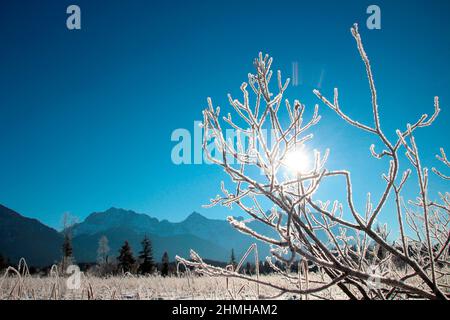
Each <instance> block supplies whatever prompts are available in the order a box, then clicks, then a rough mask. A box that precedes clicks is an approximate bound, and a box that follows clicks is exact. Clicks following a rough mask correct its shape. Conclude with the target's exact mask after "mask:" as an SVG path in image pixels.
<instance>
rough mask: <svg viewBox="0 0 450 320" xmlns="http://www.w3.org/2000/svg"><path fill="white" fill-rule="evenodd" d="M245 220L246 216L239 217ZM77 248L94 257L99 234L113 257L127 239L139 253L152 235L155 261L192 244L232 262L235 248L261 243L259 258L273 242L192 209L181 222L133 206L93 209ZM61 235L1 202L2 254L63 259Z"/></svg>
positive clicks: (78, 227) (76, 233)
mask: <svg viewBox="0 0 450 320" xmlns="http://www.w3.org/2000/svg"><path fill="white" fill-rule="evenodd" d="M239 219H242V218H239ZM249 226H251V227H252V228H254V229H255V230H258V231H259V232H264V234H266V235H269V236H273V233H272V232H271V230H268V229H266V227H265V226H264V225H262V224H260V223H258V222H254V221H253V222H250V223H249ZM70 231H71V235H72V244H73V253H74V257H75V260H76V261H77V262H80V263H81V262H86V263H89V262H95V261H96V257H97V248H98V242H99V239H100V238H101V237H102V236H106V237H107V238H108V241H109V247H110V256H111V257H116V256H117V255H118V250H119V248H120V246H121V245H122V244H123V243H124V241H125V240H127V241H128V242H129V243H130V245H131V247H132V248H133V252H134V254H135V256H136V255H138V252H139V251H140V249H141V244H140V242H141V241H142V239H143V238H144V236H148V237H149V238H150V239H151V241H152V245H153V253H154V257H155V260H156V261H159V260H160V259H161V257H162V255H163V253H164V252H165V251H167V252H168V253H169V256H170V259H171V260H174V257H175V255H180V256H184V257H189V250H190V249H194V250H195V251H196V252H198V253H199V254H200V255H201V256H202V257H204V258H207V259H210V260H215V261H229V260H230V255H231V249H234V252H235V255H236V258H237V259H239V257H240V256H241V255H242V254H244V253H245V251H246V250H247V249H248V247H249V246H250V245H251V244H252V243H255V242H256V243H257V244H258V251H259V253H260V258H263V257H264V256H266V255H268V254H269V249H270V248H269V246H267V245H266V244H263V243H261V242H259V241H256V240H255V239H253V238H251V237H249V236H246V235H244V234H242V233H240V232H238V231H237V230H235V229H234V228H233V227H232V226H231V225H230V224H229V223H228V222H227V221H225V220H214V219H208V218H206V217H204V216H202V215H201V214H199V213H196V212H193V213H192V214H190V215H189V216H188V217H187V218H186V219H185V220H183V221H181V222H169V221H168V220H158V219H156V218H153V217H150V216H149V215H147V214H142V213H136V212H134V211H131V210H124V209H119V208H110V209H108V210H106V211H104V212H94V213H92V214H90V215H89V216H88V217H87V218H86V219H85V220H84V221H83V222H81V223H77V224H75V225H73V226H72V227H71V230H70ZM62 241H63V234H62V233H61V232H58V231H57V230H55V229H52V228H50V227H48V226H46V225H44V224H43V223H41V222H40V221H38V220H36V219H31V218H27V217H24V216H22V215H20V214H19V213H17V212H15V211H13V210H11V209H9V208H6V207H4V206H2V205H0V254H2V255H3V256H6V257H8V258H9V259H10V260H11V261H12V262H16V261H18V260H19V259H20V258H21V257H24V258H25V259H26V261H27V262H28V264H29V265H33V266H47V265H50V264H53V263H55V262H57V261H59V260H60V259H61V245H62Z"/></svg>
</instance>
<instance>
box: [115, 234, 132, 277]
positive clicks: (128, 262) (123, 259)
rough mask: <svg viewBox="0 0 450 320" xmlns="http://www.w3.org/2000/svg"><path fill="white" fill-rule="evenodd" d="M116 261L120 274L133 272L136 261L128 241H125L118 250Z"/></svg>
mask: <svg viewBox="0 0 450 320" xmlns="http://www.w3.org/2000/svg"><path fill="white" fill-rule="evenodd" d="M117 261H118V262H119V264H118V267H119V270H122V272H131V271H132V270H133V266H134V264H135V262H136V260H135V259H134V257H133V251H132V249H131V246H130V244H129V243H128V241H125V243H124V244H123V246H122V247H121V248H120V250H119V256H118V257H117Z"/></svg>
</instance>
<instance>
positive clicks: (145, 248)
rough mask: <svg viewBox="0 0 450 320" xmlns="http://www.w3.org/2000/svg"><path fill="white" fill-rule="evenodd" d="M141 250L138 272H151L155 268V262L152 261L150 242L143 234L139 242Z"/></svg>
mask: <svg viewBox="0 0 450 320" xmlns="http://www.w3.org/2000/svg"><path fill="white" fill-rule="evenodd" d="M141 244H142V251H140V252H139V260H140V265H139V272H140V273H142V274H151V273H153V270H154V268H155V262H154V261H153V249H152V242H151V241H150V239H149V238H148V237H147V236H145V238H144V240H142V242H141Z"/></svg>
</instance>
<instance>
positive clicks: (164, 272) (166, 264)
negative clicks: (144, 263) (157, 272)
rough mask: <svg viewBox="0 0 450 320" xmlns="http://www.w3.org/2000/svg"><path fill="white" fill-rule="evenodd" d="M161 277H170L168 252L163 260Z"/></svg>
mask: <svg viewBox="0 0 450 320" xmlns="http://www.w3.org/2000/svg"><path fill="white" fill-rule="evenodd" d="M161 275H162V276H163V277H166V276H168V275H169V255H168V253H167V251H166V252H164V254H163V256H162V259H161Z"/></svg>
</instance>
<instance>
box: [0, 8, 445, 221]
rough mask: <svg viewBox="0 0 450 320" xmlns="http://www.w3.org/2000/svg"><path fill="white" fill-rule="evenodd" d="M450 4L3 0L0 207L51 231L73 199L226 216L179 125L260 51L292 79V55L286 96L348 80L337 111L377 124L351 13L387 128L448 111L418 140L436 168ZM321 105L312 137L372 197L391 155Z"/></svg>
mask: <svg viewBox="0 0 450 320" xmlns="http://www.w3.org/2000/svg"><path fill="white" fill-rule="evenodd" d="M69 4H77V5H79V6H80V7H81V11H82V30H80V31H69V30H67V29H66V26H65V21H66V17H67V15H66V13H65V11H66V8H67V6H68V5H69ZM370 4H378V5H379V6H380V7H381V10H382V29H381V30H374V31H369V30H367V29H366V28H365V21H366V19H367V14H366V8H367V6H368V5H370ZM449 13H450V2H449V1H446V0H442V1H437V0H436V1H400V0H389V1H375V2H374V1H361V0H360V1H334V0H333V1H331V0H330V1H322V0H316V1H300V0H296V1H234V0H233V1H230V0H227V1H212V0H211V1H197V0H195V1H194V0H191V1H160V0H158V1H136V0H130V1H92V0H89V1H81V0H74V1H63V0H59V1H24V0H15V1H2V2H1V5H0V43H1V50H0V146H1V156H0V181H1V183H0V203H2V204H4V205H6V206H8V207H11V208H12V209H14V210H16V211H18V212H20V213H22V214H24V215H26V216H29V217H34V218H37V219H39V220H41V221H43V222H44V223H46V224H49V225H51V226H53V227H59V223H60V217H61V215H62V213H63V212H65V211H69V212H71V213H72V214H74V215H76V216H78V217H80V218H81V219H82V218H84V217H86V216H87V215H88V214H89V213H91V212H93V211H103V210H105V209H107V208H109V207H111V206H115V207H122V208H127V209H132V210H136V211H138V212H145V213H149V214H150V215H152V216H155V217H158V218H166V219H169V220H171V221H179V220H182V219H183V218H184V217H186V216H187V215H188V214H189V213H190V212H192V211H194V210H196V211H199V212H201V213H202V214H204V215H206V216H208V217H211V218H223V217H225V215H227V214H229V212H228V211H226V210H225V209H220V208H215V209H209V210H206V209H202V208H201V205H202V204H204V203H207V202H208V200H209V198H210V197H212V196H215V195H216V194H217V193H218V192H219V182H220V180H221V179H223V175H222V174H221V171H220V169H218V168H215V167H211V166H206V165H202V166H175V165H173V164H172V162H171V158H170V154H171V149H172V147H173V146H174V143H173V142H171V141H170V136H171V133H172V131H173V130H174V129H176V128H188V129H191V130H192V128H193V122H194V121H195V120H201V110H202V109H203V108H204V107H205V105H206V97H207V96H211V97H213V99H214V101H215V102H216V103H217V104H220V105H222V106H225V105H226V102H227V99H226V94H227V93H228V92H232V93H235V94H237V93H238V90H239V86H240V84H241V83H242V82H243V81H245V80H246V75H247V73H248V72H251V71H253V70H252V59H253V58H254V57H255V56H256V55H257V54H258V52H259V51H263V52H267V53H269V54H271V55H272V56H273V57H274V59H275V62H274V66H275V68H277V69H281V70H282V71H283V72H284V74H286V75H290V73H291V64H292V62H293V61H298V63H299V73H300V80H301V85H300V86H298V87H293V88H291V89H289V92H288V97H289V98H301V99H302V101H303V103H305V104H306V105H307V106H309V107H313V105H314V104H315V103H317V102H318V101H317V99H316V98H315V97H314V96H313V94H312V90H313V89H314V88H316V87H317V86H318V83H319V79H320V77H321V75H322V76H323V79H322V83H321V91H322V92H323V93H324V94H326V95H328V96H330V95H331V94H332V89H333V88H334V87H335V86H337V87H339V88H340V95H341V106H342V108H343V109H345V111H346V112H347V113H348V114H350V115H352V116H353V117H354V118H356V119H358V120H360V121H366V122H370V121H371V119H372V116H371V113H370V112H371V107H370V95H369V91H368V86H367V82H366V76H365V72H364V68H363V65H362V62H361V60H360V58H359V56H358V53H357V50H356V47H355V43H354V40H353V38H352V37H351V35H350V32H349V28H350V26H351V25H352V24H353V23H354V22H359V23H360V25H361V26H360V29H361V33H362V36H363V39H364V41H365V45H366V50H367V52H368V54H369V57H370V59H371V61H372V64H373V69H374V73H375V81H376V84H377V86H378V92H379V100H380V109H381V113H382V117H383V120H382V126H383V128H385V130H386V131H387V132H390V137H393V136H394V135H393V134H394V132H395V131H394V130H395V129H396V128H397V127H400V126H401V127H402V128H403V127H404V125H405V124H406V122H413V121H416V119H418V117H419V116H420V115H421V114H422V113H425V112H426V113H431V112H432V111H433V97H434V96H435V95H439V96H440V98H441V104H442V113H441V115H440V118H439V119H438V121H437V122H436V123H435V125H434V126H433V127H432V128H427V129H424V130H422V131H421V132H420V134H418V136H417V139H418V141H419V143H420V146H421V149H422V154H423V156H422V157H423V160H424V162H425V164H426V165H427V166H429V167H431V166H433V165H436V162H435V161H434V155H435V154H436V153H437V152H438V150H439V147H441V146H443V147H446V149H447V150H448V151H449V153H450V150H449V144H448V136H449V135H448V132H449V130H448V123H449V120H450V61H449V57H450V21H449V19H448V14H449ZM320 112H321V114H322V116H323V121H322V125H321V126H320V127H318V130H315V134H316V139H315V142H314V147H315V148H319V149H324V148H326V147H330V148H331V149H332V153H331V155H330V162H329V166H330V168H332V169H336V168H350V169H352V170H353V171H354V173H353V179H354V184H355V188H357V189H358V192H356V194H355V196H356V197H357V199H362V198H363V197H364V196H365V193H366V192H367V191H373V192H374V193H375V194H377V192H379V191H380V186H382V183H381V181H380V174H381V170H382V169H383V168H385V167H386V164H385V163H383V162H382V161H377V160H374V159H372V158H370V157H369V156H368V147H369V145H370V144H371V143H373V142H374V141H373V137H371V136H368V135H366V134H363V133H360V132H358V131H357V130H356V129H354V128H351V127H349V126H348V125H346V124H344V123H343V122H342V121H341V120H339V119H338V118H337V116H336V115H335V114H333V112H331V111H330V110H328V109H326V108H325V107H324V106H322V105H321V109H320ZM427 140H428V142H427ZM432 183H436V186H437V189H441V190H443V188H448V185H447V186H445V185H444V183H443V182H439V181H438V180H437V179H434V178H433V180H432ZM339 186H340V184H328V185H325V186H324V188H323V191H322V192H323V194H324V195H332V191H333V190H336V188H339ZM411 190H412V189H411ZM447 190H448V189H447ZM331 197H332V196H331ZM233 214H235V215H238V214H239V213H238V212H234V213H233ZM386 219H387V220H388V221H389V220H390V219H392V217H390V216H387V217H386Z"/></svg>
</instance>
